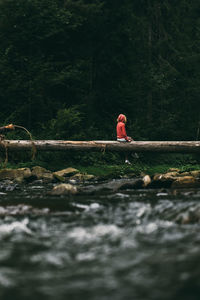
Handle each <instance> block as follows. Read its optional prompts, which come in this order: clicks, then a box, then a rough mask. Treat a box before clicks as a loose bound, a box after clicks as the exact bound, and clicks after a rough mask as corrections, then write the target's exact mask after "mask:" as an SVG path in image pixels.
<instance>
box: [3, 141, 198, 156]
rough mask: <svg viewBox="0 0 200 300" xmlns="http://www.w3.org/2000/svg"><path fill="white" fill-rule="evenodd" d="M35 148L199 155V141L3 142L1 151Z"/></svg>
mask: <svg viewBox="0 0 200 300" xmlns="http://www.w3.org/2000/svg"><path fill="white" fill-rule="evenodd" d="M33 144H34V147H35V149H36V150H37V151H67V150H76V151H88V150H91V151H98V150H99V151H106V150H109V151H121V152H177V153H199V152H200V142H197V141H132V142H130V143H127V142H118V141H64V140H35V141H30V140H1V141H0V150H1V151H5V148H6V149H8V150H9V151H25V150H31V149H32V148H33Z"/></svg>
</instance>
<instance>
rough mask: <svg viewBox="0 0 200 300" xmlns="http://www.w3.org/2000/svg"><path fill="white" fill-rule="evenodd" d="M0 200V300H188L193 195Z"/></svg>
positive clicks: (199, 235)
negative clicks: (189, 219)
mask: <svg viewBox="0 0 200 300" xmlns="http://www.w3.org/2000/svg"><path fill="white" fill-rule="evenodd" d="M51 188H52V186H51V185H42V184H40V183H33V184H27V185H26V186H21V187H18V188H16V189H14V190H12V189H11V190H9V189H7V190H1V193H0V245H1V246H0V299H1V300H4V299H5V300H8V299H13V300H18V299H19V300H23V299H29V300H32V299H34V300H40V299H43V300H45V299H52V300H54V299H57V300H61V299H69V300H108V299H109V300H110V299H113V300H129V299H130V300H137V299H141V300H146V299H148V300H149V299H150V300H151V299H152V300H154V299H156V300H165V299H166V300H179V299H181V300H186V299H187V300H196V299H199V297H200V268H199V264H200V263H199V262H200V246H199V245H200V225H199V220H198V219H195V218H194V220H193V222H190V223H187V222H180V219H181V217H180V216H182V215H184V214H186V213H188V211H190V212H191V213H192V212H194V211H196V210H198V209H199V200H200V190H198V189H197V190H185V191H184V190H178V191H177V192H175V191H172V190H156V189H152V190H144V189H143V190H128V189H127V190H123V191H122V192H116V193H115V192H108V191H105V192H100V193H97V194H94V195H74V196H71V197H67V196H63V197H55V196H54V197H53V196H51V197H50V196H48V194H47V191H48V190H50V189H51Z"/></svg>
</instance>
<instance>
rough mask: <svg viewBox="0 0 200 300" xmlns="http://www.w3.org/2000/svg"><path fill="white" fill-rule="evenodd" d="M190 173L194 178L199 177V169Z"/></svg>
mask: <svg viewBox="0 0 200 300" xmlns="http://www.w3.org/2000/svg"><path fill="white" fill-rule="evenodd" d="M190 174H191V175H192V176H193V177H195V178H200V170H196V171H190Z"/></svg>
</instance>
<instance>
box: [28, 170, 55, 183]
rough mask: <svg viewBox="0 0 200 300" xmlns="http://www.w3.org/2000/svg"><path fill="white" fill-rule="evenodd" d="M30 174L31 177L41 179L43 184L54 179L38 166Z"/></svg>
mask: <svg viewBox="0 0 200 300" xmlns="http://www.w3.org/2000/svg"><path fill="white" fill-rule="evenodd" d="M31 174H32V176H33V177H35V178H37V179H42V180H43V181H44V182H51V181H52V180H53V178H54V176H53V174H52V172H51V171H49V170H47V169H45V168H43V167H40V166H35V167H33V168H32V172H31Z"/></svg>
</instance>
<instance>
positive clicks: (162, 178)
mask: <svg viewBox="0 0 200 300" xmlns="http://www.w3.org/2000/svg"><path fill="white" fill-rule="evenodd" d="M177 176H178V173H177V172H168V173H165V174H155V175H154V176H153V180H152V182H151V184H150V187H153V188H160V187H164V188H169V187H171V184H172V182H173V181H174V180H176V178H177Z"/></svg>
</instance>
